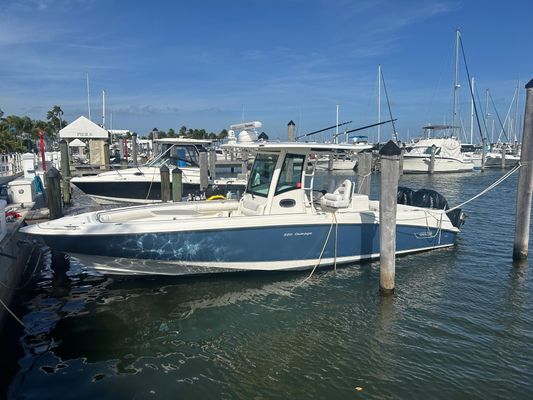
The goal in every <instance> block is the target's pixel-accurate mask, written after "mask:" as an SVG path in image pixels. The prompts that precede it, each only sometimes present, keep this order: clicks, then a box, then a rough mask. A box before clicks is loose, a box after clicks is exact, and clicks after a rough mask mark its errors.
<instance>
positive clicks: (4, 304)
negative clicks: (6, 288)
mask: <svg viewBox="0 0 533 400" xmlns="http://www.w3.org/2000/svg"><path fill="white" fill-rule="evenodd" d="M0 304H2V306H4V308H5V309H6V310H7V312H8V313H10V314H11V316H12V317H13V318H15V319H16V320H17V322H18V323H19V324H21V325H22V327H23V328H24V329H26V326H24V322H22V321H21V320H20V319H19V318H18V317H17V316H16V315H15V313H14V312H13V311H11V310H10V309H9V307H8V306H7V305H6V303H4V302H3V301H2V299H1V298H0Z"/></svg>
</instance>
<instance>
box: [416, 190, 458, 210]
mask: <svg viewBox="0 0 533 400" xmlns="http://www.w3.org/2000/svg"><path fill="white" fill-rule="evenodd" d="M412 205H413V206H416V207H424V208H438V209H440V210H445V209H447V208H449V207H448V202H447V201H446V198H445V197H444V196H443V195H442V194H440V193H439V192H436V191H434V190H431V189H420V190H417V191H416V192H415V193H414V195H413V204H412Z"/></svg>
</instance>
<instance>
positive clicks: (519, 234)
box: [513, 79, 533, 261]
mask: <svg viewBox="0 0 533 400" xmlns="http://www.w3.org/2000/svg"><path fill="white" fill-rule="evenodd" d="M532 163H533V79H532V80H531V81H529V83H528V84H527V85H526V110H525V113H524V131H523V134H522V154H521V156H520V164H521V165H522V167H521V168H520V171H519V174H520V175H519V177H518V188H517V190H516V217H515V237H514V247H513V260H515V261H520V260H525V259H526V258H527V256H528V242H529V225H530V216H531V195H532V193H533V165H532Z"/></svg>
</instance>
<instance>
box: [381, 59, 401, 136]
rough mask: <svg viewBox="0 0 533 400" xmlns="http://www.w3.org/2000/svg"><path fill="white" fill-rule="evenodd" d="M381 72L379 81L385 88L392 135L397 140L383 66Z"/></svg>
mask: <svg viewBox="0 0 533 400" xmlns="http://www.w3.org/2000/svg"><path fill="white" fill-rule="evenodd" d="M379 72H380V73H381V82H383V89H384V90H385V98H386V99H387V107H388V108H389V115H390V122H391V123H392V135H393V137H394V140H396V141H398V133H397V132H396V126H395V125H394V121H395V120H394V119H393V118H392V110H391V108H390V101H389V92H387V86H386V85H385V78H384V77H383V68H381V69H380V70H379Z"/></svg>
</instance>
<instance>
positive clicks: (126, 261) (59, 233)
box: [22, 143, 461, 275]
mask: <svg viewBox="0 0 533 400" xmlns="http://www.w3.org/2000/svg"><path fill="white" fill-rule="evenodd" d="M256 150H257V155H256V157H255V162H254V165H253V167H252V170H251V172H250V175H249V179H248V184H247V188H246V192H245V194H244V196H243V197H242V198H241V199H240V201H205V202H187V203H167V204H153V205H143V206H133V207H126V208H118V209H115V210H105V211H97V212H92V213H86V214H81V215H76V216H69V217H64V218H60V219H56V220H53V221H49V222H45V223H41V224H38V225H31V226H28V227H25V228H23V229H22V231H23V232H24V233H26V234H29V235H33V236H37V237H40V238H42V239H43V240H44V241H45V242H46V243H47V244H48V245H49V246H50V247H51V248H53V249H56V250H58V251H62V252H65V253H68V254H70V255H71V256H72V257H74V258H77V259H79V260H80V261H81V262H82V263H84V264H85V265H87V266H90V267H91V266H92V267H94V268H95V269H97V270H98V271H100V272H102V273H105V274H119V275H190V274H203V273H221V272H235V271H256V272H257V271H291V270H301V269H311V268H314V267H315V266H320V267H323V266H331V265H334V264H342V263H350V262H354V261H358V260H362V259H373V258H378V257H379V254H380V224H379V216H380V212H379V207H380V205H379V202H377V201H370V200H369V198H368V196H366V195H360V194H357V193H355V189H354V188H355V185H354V184H353V182H352V181H350V180H345V181H343V182H342V183H341V184H340V185H339V186H338V187H337V189H336V190H335V191H334V192H333V193H326V194H323V195H322V193H321V192H319V191H317V190H315V189H318V188H315V187H314V186H313V184H314V181H315V179H314V172H315V166H316V164H315V162H314V161H310V158H309V156H310V155H311V154H319V153H322V152H329V151H330V148H329V145H323V144H311V143H265V144H263V145H259V146H258V147H256ZM455 212H457V210H455ZM396 218H397V220H396V223H397V225H396V229H397V237H396V253H397V254H404V253H412V252H418V251H422V250H431V249H436V248H443V247H450V246H453V244H454V242H455V239H456V236H457V234H458V233H459V227H460V225H461V217H460V212H459V218H457V215H455V217H454V218H451V219H450V217H449V215H448V214H447V213H446V211H445V210H444V209H432V208H422V207H415V206H410V205H403V204H399V205H398V209H397V214H396ZM452 220H453V221H452Z"/></svg>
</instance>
